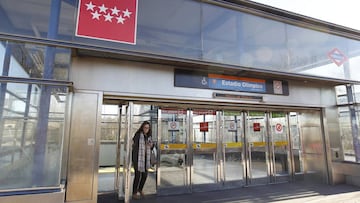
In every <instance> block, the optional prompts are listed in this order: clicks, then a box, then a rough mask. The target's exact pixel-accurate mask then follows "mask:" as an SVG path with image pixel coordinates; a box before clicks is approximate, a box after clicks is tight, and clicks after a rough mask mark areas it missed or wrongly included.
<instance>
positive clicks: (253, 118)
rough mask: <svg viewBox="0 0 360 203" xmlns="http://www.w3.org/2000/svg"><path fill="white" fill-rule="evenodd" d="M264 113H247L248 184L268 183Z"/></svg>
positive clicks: (267, 147)
mask: <svg viewBox="0 0 360 203" xmlns="http://www.w3.org/2000/svg"><path fill="white" fill-rule="evenodd" d="M267 120H268V119H267V116H266V113H265V112H258V111H248V112H247V117H246V144H247V149H248V156H247V159H248V160H247V163H248V164H247V170H248V177H247V178H248V184H249V185H252V184H267V183H269V176H270V170H269V169H270V168H269V164H270V163H269V136H268V125H267Z"/></svg>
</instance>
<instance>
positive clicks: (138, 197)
mask: <svg viewBox="0 0 360 203" xmlns="http://www.w3.org/2000/svg"><path fill="white" fill-rule="evenodd" d="M132 198H133V199H140V198H141V197H140V195H138V194H133V195H132Z"/></svg>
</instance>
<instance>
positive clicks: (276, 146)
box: [269, 112, 291, 182]
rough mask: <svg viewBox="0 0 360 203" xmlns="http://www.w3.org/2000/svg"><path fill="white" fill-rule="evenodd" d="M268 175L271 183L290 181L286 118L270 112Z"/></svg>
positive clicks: (283, 114)
mask: <svg viewBox="0 0 360 203" xmlns="http://www.w3.org/2000/svg"><path fill="white" fill-rule="evenodd" d="M269 124H270V134H269V136H270V139H269V140H270V143H269V146H270V147H269V150H270V167H271V168H270V173H271V182H288V181H289V179H290V165H291V164H290V161H291V160H290V157H289V155H290V145H289V127H288V117H287V113H285V112H270V113H269Z"/></svg>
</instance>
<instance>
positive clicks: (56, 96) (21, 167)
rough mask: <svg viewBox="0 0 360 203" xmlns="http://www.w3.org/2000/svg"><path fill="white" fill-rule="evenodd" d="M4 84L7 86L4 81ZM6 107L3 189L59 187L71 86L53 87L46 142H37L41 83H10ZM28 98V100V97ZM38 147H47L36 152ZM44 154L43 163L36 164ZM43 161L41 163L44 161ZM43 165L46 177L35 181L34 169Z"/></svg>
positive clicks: (0, 164)
mask: <svg viewBox="0 0 360 203" xmlns="http://www.w3.org/2000/svg"><path fill="white" fill-rule="evenodd" d="M1 85H5V84H4V83H2V84H1ZM6 85H7V89H6V94H5V100H4V106H3V108H1V112H2V119H1V123H0V124H1V126H0V127H1V131H2V132H1V141H0V144H1V147H0V182H2V184H1V185H0V189H16V188H30V187H35V186H59V184H60V168H61V167H60V162H61V155H62V140H63V134H64V122H65V106H66V101H67V95H68V89H67V88H63V87H54V86H52V87H50V86H49V87H48V88H51V97H50V107H49V114H48V117H49V118H48V123H47V126H48V129H47V134H46V137H45V142H43V143H37V142H38V140H37V139H36V136H37V134H36V131H37V130H36V128H37V123H38V121H39V115H38V109H39V108H41V106H39V88H40V87H39V86H38V85H35V84H15V83H7V84H6ZM24 98H26V99H24ZM35 146H37V147H39V146H40V147H43V148H45V149H46V151H44V153H43V154H36V155H35V153H34V149H35ZM35 156H41V158H42V159H43V160H42V163H43V164H44V165H43V166H35V165H34V163H38V162H36V161H35V160H36V159H39V158H40V157H35ZM40 163H41V162H40ZM34 167H36V168H41V170H43V171H42V174H43V176H42V177H41V179H40V180H33V174H32V171H33V168H34Z"/></svg>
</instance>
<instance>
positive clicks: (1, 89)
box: [0, 41, 12, 147]
mask: <svg viewBox="0 0 360 203" xmlns="http://www.w3.org/2000/svg"><path fill="white" fill-rule="evenodd" d="M11 49H12V45H11V43H10V42H9V41H8V42H7V43H6V49H5V56H4V63H3V72H2V76H8V75H9V69H10V60H11ZM6 89H7V83H5V82H4V83H1V85H0V147H1V145H2V138H3V135H4V132H3V131H4V124H5V122H4V118H3V114H4V105H5V95H6Z"/></svg>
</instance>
